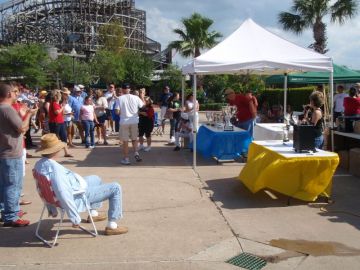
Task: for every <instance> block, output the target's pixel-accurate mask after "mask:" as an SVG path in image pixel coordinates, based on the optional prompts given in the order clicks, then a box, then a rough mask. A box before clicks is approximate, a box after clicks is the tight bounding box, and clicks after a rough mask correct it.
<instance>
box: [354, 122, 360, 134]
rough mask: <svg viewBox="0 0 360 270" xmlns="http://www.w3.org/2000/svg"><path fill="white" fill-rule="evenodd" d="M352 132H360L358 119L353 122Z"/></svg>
mask: <svg viewBox="0 0 360 270" xmlns="http://www.w3.org/2000/svg"><path fill="white" fill-rule="evenodd" d="M354 133H356V134H360V121H355V122H354Z"/></svg>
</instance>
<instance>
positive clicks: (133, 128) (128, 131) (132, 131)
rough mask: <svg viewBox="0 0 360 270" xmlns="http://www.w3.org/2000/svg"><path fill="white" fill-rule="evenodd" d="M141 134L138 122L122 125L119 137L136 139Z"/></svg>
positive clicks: (123, 139)
mask: <svg viewBox="0 0 360 270" xmlns="http://www.w3.org/2000/svg"><path fill="white" fill-rule="evenodd" d="M138 134H139V129H138V124H130V125H126V124H122V125H120V130H119V138H120V140H122V141H126V142H127V141H128V140H129V139H130V140H132V141H136V140H137V137H138Z"/></svg>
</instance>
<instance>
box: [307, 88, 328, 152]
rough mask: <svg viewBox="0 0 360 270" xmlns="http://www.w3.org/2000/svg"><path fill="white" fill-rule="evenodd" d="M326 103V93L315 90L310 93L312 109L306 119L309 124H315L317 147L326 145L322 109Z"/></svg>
mask: <svg viewBox="0 0 360 270" xmlns="http://www.w3.org/2000/svg"><path fill="white" fill-rule="evenodd" d="M323 105H324V95H323V94H322V93H321V92H319V91H315V92H313V93H312V94H311V95H310V109H311V116H310V117H309V118H307V119H304V120H306V121H307V122H308V123H309V124H312V125H314V127H315V147H316V148H318V149H321V148H322V147H323V145H324V136H323V130H324V118H323V113H322V111H321V109H320V107H321V106H323ZM305 117H306V114H305Z"/></svg>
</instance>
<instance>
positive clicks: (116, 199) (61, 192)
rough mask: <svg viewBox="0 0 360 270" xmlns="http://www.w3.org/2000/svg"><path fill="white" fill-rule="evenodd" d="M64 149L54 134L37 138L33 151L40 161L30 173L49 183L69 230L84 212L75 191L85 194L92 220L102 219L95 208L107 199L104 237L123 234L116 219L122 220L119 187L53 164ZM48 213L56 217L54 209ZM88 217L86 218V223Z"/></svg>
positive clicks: (103, 216) (124, 230)
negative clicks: (37, 146) (68, 221)
mask: <svg viewBox="0 0 360 270" xmlns="http://www.w3.org/2000/svg"><path fill="white" fill-rule="evenodd" d="M65 147H66V144H65V143H64V142H61V141H60V140H59V139H58V138H57V137H56V135H55V134H53V133H49V134H45V135H44V136H42V137H41V147H40V148H39V149H38V150H37V152H39V153H40V154H41V155H42V157H43V158H42V159H40V160H39V161H38V162H36V164H35V167H34V170H35V171H36V173H38V174H41V175H44V176H45V177H46V178H47V179H49V180H50V182H51V187H52V189H53V191H54V193H55V196H56V197H57V199H58V200H59V202H60V205H61V206H62V208H63V209H64V210H65V211H66V214H67V215H68V217H69V219H70V220H71V222H72V224H73V227H77V226H78V225H79V224H80V222H81V217H80V215H79V213H80V212H85V211H86V206H85V204H84V201H83V200H82V199H81V198H79V197H76V196H74V195H73V194H74V192H76V191H85V195H86V197H87V200H88V202H89V204H90V208H91V211H90V214H91V216H92V218H93V220H94V221H102V220H105V219H106V216H105V215H100V214H99V213H98V212H97V210H96V209H98V208H100V207H101V202H103V201H105V200H109V210H108V223H107V226H106V228H105V235H117V234H123V233H126V232H127V231H128V229H127V228H126V227H123V226H118V225H117V220H119V219H120V218H122V191H121V186H120V185H119V184H118V183H116V182H113V183H106V184H104V183H102V180H101V178H100V177H98V176H96V175H90V176H85V177H84V178H83V177H81V176H80V175H78V174H77V173H74V172H72V171H70V170H68V169H66V168H65V167H64V166H62V165H60V164H59V163H58V162H56V158H57V156H58V154H59V152H60V151H61V150H62V149H64V148H65ZM51 214H52V215H53V216H56V214H57V213H56V209H53V208H52V209H51ZM89 220H90V218H89V217H88V222H89Z"/></svg>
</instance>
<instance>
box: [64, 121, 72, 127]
mask: <svg viewBox="0 0 360 270" xmlns="http://www.w3.org/2000/svg"><path fill="white" fill-rule="evenodd" d="M64 123H65V125H66V127H67V128H69V127H71V126H72V125H73V123H72V121H71V120H70V121H64Z"/></svg>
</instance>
